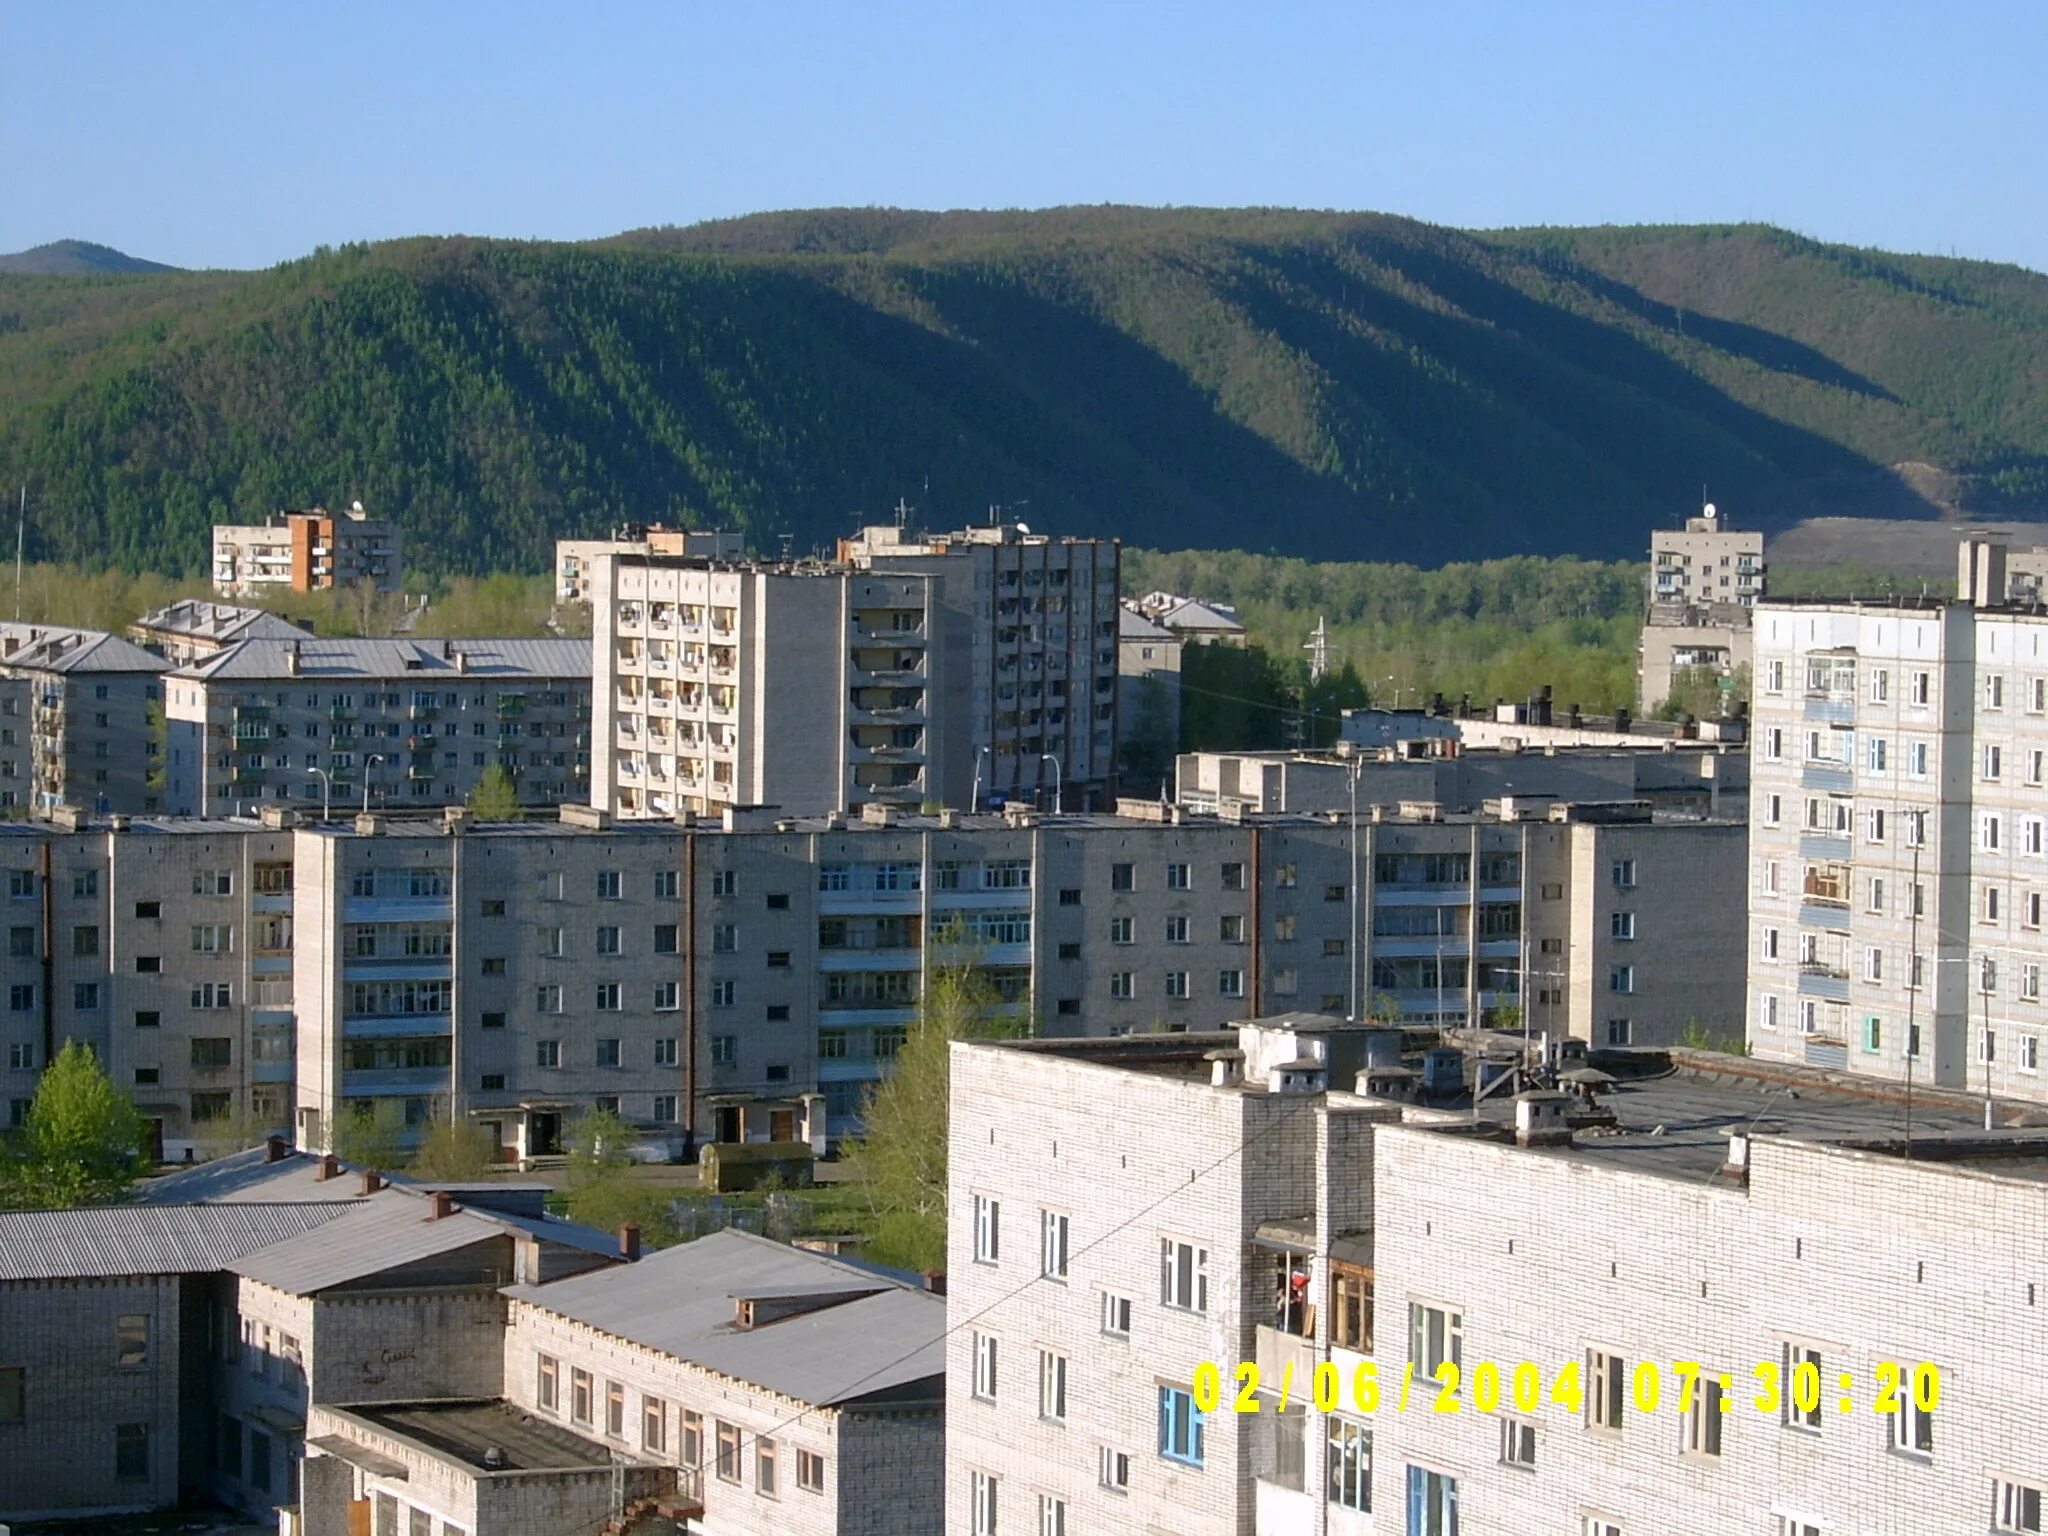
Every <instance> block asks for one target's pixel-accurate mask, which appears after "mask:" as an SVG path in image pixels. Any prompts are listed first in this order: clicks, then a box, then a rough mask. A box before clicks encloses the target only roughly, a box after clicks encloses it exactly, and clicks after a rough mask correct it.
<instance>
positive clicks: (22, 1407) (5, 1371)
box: [0, 1365, 28, 1424]
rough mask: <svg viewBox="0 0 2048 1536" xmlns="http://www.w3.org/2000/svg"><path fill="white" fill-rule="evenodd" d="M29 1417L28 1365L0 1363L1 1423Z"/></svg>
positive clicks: (14, 1422)
mask: <svg viewBox="0 0 2048 1536" xmlns="http://www.w3.org/2000/svg"><path fill="white" fill-rule="evenodd" d="M27 1417H28V1367H26V1366H21V1365H0V1424H19V1423H21V1422H22V1420H23V1419H25V1418H27Z"/></svg>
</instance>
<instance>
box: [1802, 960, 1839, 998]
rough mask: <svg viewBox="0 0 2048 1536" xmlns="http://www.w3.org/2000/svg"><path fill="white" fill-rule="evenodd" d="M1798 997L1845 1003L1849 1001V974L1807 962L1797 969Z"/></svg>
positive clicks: (1831, 967)
mask: <svg viewBox="0 0 2048 1536" xmlns="http://www.w3.org/2000/svg"><path fill="white" fill-rule="evenodd" d="M1799 995H1800V996H1801V997H1824V998H1826V999H1828V1000H1829V1001H1830V1002H1836V1003H1846V1002H1847V1001H1849V973H1848V972H1847V971H1845V970H1841V969H1839V968H1838V967H1836V966H1832V965H1827V964H1824V963H1822V962H1820V961H1815V960H1809V961H1807V962H1806V963H1805V964H1803V965H1801V966H1800V967H1799Z"/></svg>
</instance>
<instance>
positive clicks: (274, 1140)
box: [263, 1136, 291, 1163]
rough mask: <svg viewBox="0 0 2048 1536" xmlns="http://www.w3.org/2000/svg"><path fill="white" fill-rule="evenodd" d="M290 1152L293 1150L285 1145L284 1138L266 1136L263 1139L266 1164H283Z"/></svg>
mask: <svg viewBox="0 0 2048 1536" xmlns="http://www.w3.org/2000/svg"><path fill="white" fill-rule="evenodd" d="M290 1150H291V1148H289V1147H287V1146H286V1145H285V1141H284V1138H283V1137H282V1136H266V1137H264V1138H263V1161H265V1162H266V1163H281V1162H283V1161H284V1156H285V1153H287V1152H289V1151H290Z"/></svg>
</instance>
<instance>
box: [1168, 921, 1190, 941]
mask: <svg viewBox="0 0 2048 1536" xmlns="http://www.w3.org/2000/svg"><path fill="white" fill-rule="evenodd" d="M1187 941H1188V920H1187V919H1186V918H1184V917H1169V918H1168V919H1167V920H1166V942H1167V943H1169V944H1185V943H1187Z"/></svg>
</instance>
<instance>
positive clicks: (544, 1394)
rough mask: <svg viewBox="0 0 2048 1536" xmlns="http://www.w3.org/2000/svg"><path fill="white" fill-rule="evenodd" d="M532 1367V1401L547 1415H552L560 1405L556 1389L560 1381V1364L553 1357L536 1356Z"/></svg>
mask: <svg viewBox="0 0 2048 1536" xmlns="http://www.w3.org/2000/svg"><path fill="white" fill-rule="evenodd" d="M534 1366H535V1377H534V1389H533V1400H534V1401H535V1402H536V1403H538V1404H540V1406H541V1407H542V1408H544V1409H546V1410H547V1411H548V1412H549V1413H554V1412H555V1411H557V1409H558V1407H559V1405H560V1400H559V1397H558V1394H557V1388H558V1386H559V1384H560V1380H561V1371H562V1366H561V1362H560V1361H558V1360H556V1359H555V1357H554V1356H553V1355H537V1356H535V1357H534Z"/></svg>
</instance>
